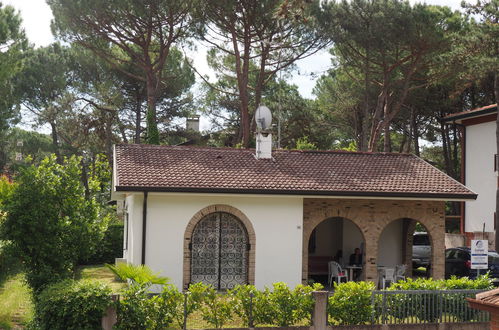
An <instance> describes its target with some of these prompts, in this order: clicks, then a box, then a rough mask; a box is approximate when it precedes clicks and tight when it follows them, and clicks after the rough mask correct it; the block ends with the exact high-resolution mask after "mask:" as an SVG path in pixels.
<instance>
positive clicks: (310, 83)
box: [0, 0, 461, 129]
mask: <svg viewBox="0 0 499 330" xmlns="http://www.w3.org/2000/svg"><path fill="white" fill-rule="evenodd" d="M102 1H106V0H102ZM410 2H411V3H414V2H425V3H427V4H435V5H441V6H449V7H451V8H452V9H454V10H459V9H460V8H461V0H427V1H418V0H410ZM0 3H3V4H4V5H11V6H13V7H14V8H16V9H17V10H19V11H20V13H21V17H22V19H23V27H24V29H25V31H26V34H27V36H28V39H29V41H30V42H31V43H33V44H35V45H36V46H37V47H39V46H46V45H48V44H50V43H51V42H53V41H54V37H53V35H52V32H51V30H50V21H51V20H52V18H53V16H52V12H51V10H50V7H49V6H48V5H47V4H46V2H45V0H0ZM188 56H190V57H192V58H193V60H194V63H196V68H197V69H198V71H199V72H200V73H201V74H203V75H209V76H210V77H213V72H212V71H211V70H210V69H209V67H208V64H207V62H206V49H204V48H203V47H200V48H198V51H196V52H192V51H191V52H190V53H189V54H188ZM330 63H331V60H330V56H329V53H328V52H327V50H323V51H319V52H317V53H316V54H314V55H312V56H310V57H308V58H305V59H302V60H300V61H298V62H297V70H296V72H294V73H293V75H292V76H291V77H290V79H288V82H290V83H292V84H295V85H297V86H298V90H299V91H300V94H301V95H302V96H303V97H307V98H313V93H312V92H313V88H314V86H315V82H316V80H317V78H318V77H320V75H321V74H322V73H325V72H326V71H327V70H328V68H329V67H330ZM198 80H199V78H198ZM206 125H207V123H203V122H201V129H204V128H205V127H206Z"/></svg>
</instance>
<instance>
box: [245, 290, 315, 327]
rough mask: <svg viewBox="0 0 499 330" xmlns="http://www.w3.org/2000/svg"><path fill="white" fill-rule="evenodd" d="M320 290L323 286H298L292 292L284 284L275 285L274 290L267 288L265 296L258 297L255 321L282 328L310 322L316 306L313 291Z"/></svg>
mask: <svg viewBox="0 0 499 330" xmlns="http://www.w3.org/2000/svg"><path fill="white" fill-rule="evenodd" d="M320 289H322V285H321V284H314V286H313V287H310V286H304V285H298V286H296V288H295V289H294V290H290V289H289V287H288V286H287V285H286V284H285V283H283V282H277V283H274V284H273V287H272V290H269V288H265V291H264V292H263V296H259V297H258V299H257V301H256V302H257V304H256V306H257V308H256V309H255V320H258V321H259V322H262V323H269V324H273V325H277V326H280V327H285V326H290V325H295V324H297V323H299V322H300V321H302V320H303V319H305V318H308V320H310V316H311V313H312V310H313V306H314V300H313V297H312V291H314V290H320Z"/></svg>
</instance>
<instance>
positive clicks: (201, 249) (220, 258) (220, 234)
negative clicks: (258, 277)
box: [190, 212, 249, 290]
mask: <svg viewBox="0 0 499 330" xmlns="http://www.w3.org/2000/svg"><path fill="white" fill-rule="evenodd" d="M191 244H192V245H191V274H190V275H191V282H192V283H196V282H203V283H205V284H211V285H213V287H214V288H215V289H217V290H227V289H231V288H233V287H234V286H236V285H238V284H247V283H248V247H249V240H248V233H247V231H246V228H245V227H244V225H243V223H242V222H241V221H240V220H239V219H238V218H237V217H236V216H234V215H232V214H230V213H226V212H214V213H210V214H207V215H205V216H204V217H203V218H202V219H201V220H200V221H199V222H198V223H197V225H196V226H195V227H194V231H193V233H192V239H191Z"/></svg>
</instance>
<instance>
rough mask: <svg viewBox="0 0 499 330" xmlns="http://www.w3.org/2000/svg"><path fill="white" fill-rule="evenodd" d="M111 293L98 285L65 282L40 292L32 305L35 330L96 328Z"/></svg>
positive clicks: (97, 283) (108, 304)
mask: <svg viewBox="0 0 499 330" xmlns="http://www.w3.org/2000/svg"><path fill="white" fill-rule="evenodd" d="M110 295H111V290H110V289H109V288H108V287H107V286H105V285H104V284H102V283H99V282H95V281H89V280H81V281H73V280H65V281H62V282H59V283H56V284H53V285H51V286H48V287H47V288H46V289H44V290H43V291H42V292H41V293H40V294H39V295H38V296H37V299H36V302H35V313H36V315H35V325H36V328H37V329H42V330H43V329H47V330H56V329H61V330H66V329H100V324H101V319H102V316H103V315H104V312H105V309H106V307H108V306H110V305H111V304H112V301H111V296H110Z"/></svg>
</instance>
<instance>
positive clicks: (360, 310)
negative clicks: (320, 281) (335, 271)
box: [328, 282, 375, 325]
mask: <svg viewBox="0 0 499 330" xmlns="http://www.w3.org/2000/svg"><path fill="white" fill-rule="evenodd" d="M374 287H375V286H374V283H372V282H347V283H342V284H339V285H338V284H336V283H335V286H334V295H333V296H331V297H329V304H328V315H329V317H330V318H331V319H333V320H334V321H336V323H338V324H342V325H354V324H366V323H368V322H369V321H370V320H371V316H372V313H373V305H372V304H371V296H372V291H373V290H374Z"/></svg>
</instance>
